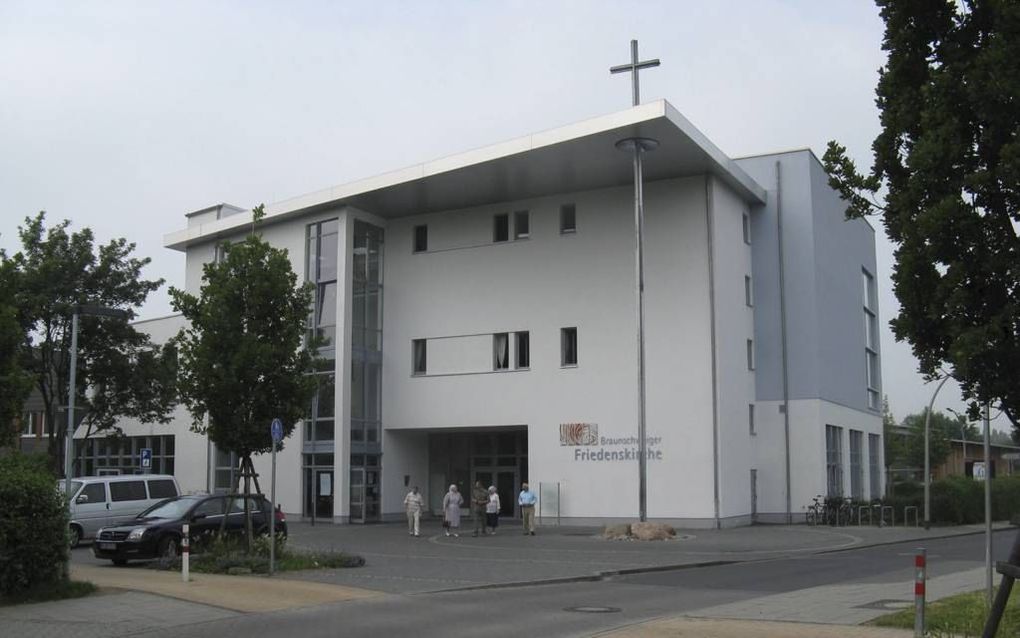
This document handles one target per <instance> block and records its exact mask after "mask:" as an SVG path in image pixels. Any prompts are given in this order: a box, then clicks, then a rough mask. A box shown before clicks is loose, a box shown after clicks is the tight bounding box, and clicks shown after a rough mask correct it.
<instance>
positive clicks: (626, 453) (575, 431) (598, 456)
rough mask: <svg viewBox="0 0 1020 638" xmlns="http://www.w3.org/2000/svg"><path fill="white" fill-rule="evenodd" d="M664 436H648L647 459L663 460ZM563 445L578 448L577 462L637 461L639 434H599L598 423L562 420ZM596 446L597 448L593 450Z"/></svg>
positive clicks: (646, 442) (561, 436) (561, 435)
mask: <svg viewBox="0 0 1020 638" xmlns="http://www.w3.org/2000/svg"><path fill="white" fill-rule="evenodd" d="M660 443H662V437H661V436H648V437H645V458H646V459H648V460H649V461H661V460H662V450H661V449H656V448H657V446H658V445H659V444H660ZM560 445H561V446H571V447H574V448H575V449H574V460H575V461H636V460H638V438H637V437H636V436H624V437H610V436H601V437H600V436H599V426H598V423H560ZM592 448H594V449H592Z"/></svg>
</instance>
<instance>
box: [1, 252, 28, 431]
mask: <svg viewBox="0 0 1020 638" xmlns="http://www.w3.org/2000/svg"><path fill="white" fill-rule="evenodd" d="M15 276H16V273H15V271H14V264H13V262H11V261H10V260H8V259H7V256H6V255H5V254H4V252H3V251H0V447H4V446H7V445H11V444H12V443H13V442H14V440H15V437H16V436H17V435H18V431H17V428H16V423H17V422H18V419H19V418H20V417H21V411H22V406H23V405H24V402H25V399H26V398H27V397H28V394H29V392H31V391H32V376H31V375H30V374H29V373H28V371H27V370H25V369H24V368H23V367H22V365H21V358H20V356H19V355H20V352H21V348H22V346H23V344H24V343H25V332H24V330H22V328H21V324H19V323H18V313H17V310H16V309H15V307H14V306H13V305H11V304H10V302H9V300H10V299H13V297H14V290H15V279H14V278H15Z"/></svg>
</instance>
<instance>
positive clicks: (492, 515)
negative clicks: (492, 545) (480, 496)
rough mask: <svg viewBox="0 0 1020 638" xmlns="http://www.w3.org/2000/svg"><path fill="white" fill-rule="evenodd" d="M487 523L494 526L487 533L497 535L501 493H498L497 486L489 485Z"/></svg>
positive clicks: (486, 507)
mask: <svg viewBox="0 0 1020 638" xmlns="http://www.w3.org/2000/svg"><path fill="white" fill-rule="evenodd" d="M485 525H486V527H490V528H492V531H491V532H488V531H487V532H486V534H492V535H493V536H495V535H496V527H497V526H498V525H499V494H497V493H496V486H495V485H490V486H489V502H488V503H486V504H485Z"/></svg>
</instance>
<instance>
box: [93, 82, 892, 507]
mask: <svg viewBox="0 0 1020 638" xmlns="http://www.w3.org/2000/svg"><path fill="white" fill-rule="evenodd" d="M634 135H641V136H647V137H653V138H655V139H657V140H658V141H659V142H660V147H659V149H658V150H656V151H655V152H654V153H651V154H650V155H648V156H647V158H646V163H645V179H646V185H645V205H646V209H645V210H646V233H647V234H646V253H645V255H646V292H645V299H646V341H647V397H648V400H647V406H648V412H647V423H648V439H647V446H648V460H649V462H648V472H649V482H648V485H649V490H648V514H649V517H650V518H651V519H655V520H664V521H671V522H674V523H677V524H680V525H683V526H702V527H714V526H731V525H742V524H748V523H750V522H752V521H754V520H759V521H770V522H784V521H786V520H787V515H788V513H789V514H791V515H792V516H793V517H794V520H803V519H802V514H803V512H804V508H805V506H806V505H807V504H809V503H810V502H811V499H812V497H814V496H815V495H816V494H833V495H835V494H842V495H847V496H851V495H852V496H855V497H858V498H870V497H877V496H878V495H880V494H882V491H883V490H882V483H883V473H882V468H883V467H884V463H883V460H882V458H881V457H882V450H883V445H882V419H881V413H880V408H881V405H880V400H879V398H880V397H881V396H882V387H881V373H880V351H879V345H878V325H879V314H878V305H877V295H876V290H875V274H876V265H875V245H874V230H873V229H872V228H871V227H870V226H869V224H868V223H867V222H866V221H864V220H853V221H847V220H846V219H845V217H844V210H845V205H844V203H843V202H841V201H840V199H839V197H838V196H837V194H836V193H835V192H834V191H833V190H832V189H831V188H830V187H829V186H828V184H827V178H826V175H825V172H824V170H823V169H822V166H821V164H820V162H819V161H818V159H817V158H816V157H815V155H813V154H812V153H811V151H809V150H806V149H805V150H795V151H788V152H782V153H774V154H769V155H761V156H755V157H747V158H742V159H731V158H729V157H727V156H726V155H725V154H723V153H722V152H721V151H720V150H719V149H718V148H716V147H715V146H714V145H713V144H712V143H711V142H710V141H709V140H708V139H707V138H706V137H705V136H704V135H703V134H702V133H701V132H700V131H698V130H697V129H696V128H695V127H694V126H693V125H692V124H691V123H690V122H689V121H687V120H686V119H685V118H684V117H683V116H682V115H681V114H680V113H679V112H677V111H676V110H675V109H674V108H673V107H672V106H671V105H670V104H668V103H667V102H665V101H657V102H652V103H648V104H644V105H641V106H637V107H634V108H630V109H627V110H625V111H621V112H618V113H613V114H611V115H607V116H603V117H598V118H594V119H591V120H586V121H583V122H579V123H575V124H571V125H568V126H564V127H561V128H558V129H553V130H549V131H544V132H540V133H535V134H532V135H528V136H525V137H521V138H518V139H515V140H510V141H508V142H504V143H501V144H496V145H494V146H489V147H486V148H482V149H477V150H473V151H468V152H466V153H462V154H459V155H454V156H451V157H446V158H443V159H440V160H436V161H433V162H429V163H425V164H419V165H416V166H412V167H410V168H406V169H403V170H398V171H395V172H392V173H387V174H384V175H381V176H378V177H373V178H369V179H365V180H361V181H357V182H353V183H350V184H346V185H341V186H336V187H332V188H327V189H325V190H322V191H318V192H315V193H310V194H308V195H304V196H301V197H297V198H294V199H290V200H286V201H283V202H280V203H277V204H273V205H271V206H269V207H268V208H267V216H266V218H265V219H264V221H263V223H262V226H261V232H262V234H263V236H264V238H265V239H266V240H267V241H269V242H270V243H272V244H273V245H275V246H277V247H280V248H286V249H287V250H288V251H289V254H290V257H291V260H292V264H293V267H294V269H295V271H296V272H297V273H299V275H301V276H303V277H304V278H305V279H306V280H307V281H309V282H311V283H313V284H314V286H315V288H316V299H315V307H314V310H313V312H312V313H311V315H312V316H311V318H310V324H309V329H310V330H315V331H317V332H318V333H320V334H322V335H324V336H325V337H326V338H327V339H328V340H329V346H328V347H327V348H325V349H324V350H323V353H322V354H323V355H324V356H325V357H327V358H329V359H331V360H333V361H334V365H333V367H332V369H330V370H328V371H326V372H325V373H324V374H322V375H321V378H320V393H319V395H318V397H317V398H316V400H315V401H313V403H312V404H311V405H310V406H309V417H308V419H307V420H305V421H304V422H303V423H301V424H300V426H299V427H298V428H297V429H296V430H295V435H294V437H293V438H292V439H291V440H288V441H287V442H286V448H285V449H284V450H283V452H282V453H281V454H280V455H279V469H278V477H279V485H278V494H279V500H280V501H281V503H282V506H283V509H284V510H285V511H287V512H288V513H289V514H291V515H292V516H304V517H311V516H313V515H314V516H315V517H317V518H320V519H322V518H324V519H329V520H333V521H336V522H369V521H378V520H388V519H391V518H395V517H397V516H399V515H400V512H401V510H402V505H401V503H402V500H403V496H404V493H405V491H406V490H407V488H408V486H412V485H419V486H421V488H422V490H423V492H424V494H425V496H426V499H427V503H428V504H429V506H430V507H431V508H432V509H433V510H437V509H438V508H439V505H440V503H441V500H442V497H443V494H444V492H446V489H447V487H448V486H449V485H450V484H451V483H454V484H457V485H459V486H460V488H461V490H462V491H467V490H469V489H470V486H471V485H472V484H473V483H474V482H475V481H481V482H482V483H484V484H486V485H490V484H491V485H495V486H496V487H497V488H498V490H499V492H500V494H501V497H502V498H501V500H502V503H503V504H504V508H505V512H504V513H505V514H513V513H515V512H514V510H515V505H514V504H515V503H516V497H515V494H516V492H517V490H518V489H519V488H520V485H521V483H522V482H524V481H528V482H530V483H531V485H532V487H533V489H535V490H536V491H538V492H539V497H540V499H541V504H540V508H539V509H540V513H541V514H542V515H543V516H558V517H559V520H561V521H562V522H564V523H576V524H582V523H594V522H605V521H613V520H631V519H634V518H635V517H636V516H637V513H638V498H637V493H638V475H637V467H638V464H637V460H636V451H637V438H636V434H637V425H636V419H637V416H636V415H637V363H636V362H637V350H636V336H635V335H636V311H635V294H636V293H635V277H634V264H635V257H634V247H635V235H634V223H633V186H632V179H633V174H632V168H631V162H630V158H629V156H628V155H626V154H624V153H621V152H620V151H618V150H617V149H616V148H614V143H615V142H616V141H617V140H619V139H621V138H624V137H630V136H634ZM391 145H393V146H394V149H395V154H396V149H397V148H398V143H397V141H393V142H392V144H391ZM241 212H243V211H241V210H240V209H238V208H236V207H231V206H227V205H218V206H212V207H210V208H206V209H203V210H200V211H197V212H195V213H191V214H189V215H188V216H187V217H188V222H187V228H185V229H183V230H180V231H178V232H174V233H171V234H169V235H167V237H166V245H167V247H169V248H171V249H173V250H178V251H182V252H184V253H185V255H186V266H185V282H184V288H185V289H187V290H188V291H189V292H193V293H197V292H198V290H199V288H200V285H201V276H202V266H203V265H204V264H205V263H208V262H210V261H212V260H214V259H216V258H217V255H218V243H219V242H222V241H225V240H231V241H234V240H239V239H241V238H242V237H243V236H244V235H245V233H247V232H248V231H249V229H250V225H251V220H250V215H248V214H240V213H241ZM182 325H183V322H182V320H181V318H180V317H168V318H165V319H160V320H154V321H149V322H141V323H139V324H138V327H139V328H140V329H143V330H147V331H148V332H150V333H151V334H152V336H153V339H154V340H155V341H157V342H161V341H163V340H165V339H166V338H168V337H169V336H170V335H172V334H174V333H175V332H176V331H177V330H178V329H179V328H180V327H181V326H182ZM121 426H122V427H123V428H124V430H125V432H126V433H127V434H129V435H130V436H132V437H153V436H159V437H169V438H168V439H165V440H164V439H160V440H161V445H162V448H161V450H162V458H163V459H164V461H163V463H164V465H163V466H162V467H161V471H170V472H174V473H176V475H177V478H178V480H179V481H180V483H181V485H182V487H183V488H184V489H186V490H215V489H221V488H224V487H226V486H227V485H228V484H229V482H230V480H231V477H232V466H233V464H234V459H232V458H231V457H230V455H228V454H225V453H222V452H220V451H217V450H216V449H214V447H213V446H211V445H210V444H209V443H208V441H207V440H206V439H205V438H203V437H201V436H198V435H195V434H192V433H191V432H190V431H189V426H190V418H189V417H188V415H186V414H185V413H184V412H183V410H179V412H178V416H177V419H176V420H175V422H174V423H172V424H169V425H144V424H136V423H131V422H123V423H121ZM268 426H269V424H268V423H267V424H266V427H268ZM132 440H134V439H132ZM132 445H133V444H132ZM92 446H93V447H92V448H91V451H90V452H89V454H90V455H91V456H89V458H91V459H92V461H93V463H92V464H91V465H87V466H86V467H88V468H91V469H92V470H95V471H98V470H99V468H102V467H105V468H110V467H113V461H112V458H113V457H111V456H110V452H109V450H108V449H107V450H105V451H103V448H101V444H100V443H98V442H97V443H93V444H92ZM132 449H133V448H132ZM122 452H123V450H118V454H119V455H120V453H122ZM118 458H122V456H118ZM167 463H168V464H167ZM256 467H257V469H258V470H259V472H261V473H262V475H263V477H265V476H268V459H257V460H256ZM263 485H265V483H263ZM787 486H789V489H790V493H789V494H788V491H787ZM788 506H789V510H790V511H789V512H788Z"/></svg>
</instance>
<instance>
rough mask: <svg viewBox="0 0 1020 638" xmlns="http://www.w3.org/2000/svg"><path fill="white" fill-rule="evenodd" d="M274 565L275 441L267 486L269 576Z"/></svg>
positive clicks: (274, 442)
mask: <svg viewBox="0 0 1020 638" xmlns="http://www.w3.org/2000/svg"><path fill="white" fill-rule="evenodd" d="M275 565H276V441H273V474H272V479H271V483H270V485H269V575H270V576H272V575H273V570H274V567H275Z"/></svg>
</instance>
